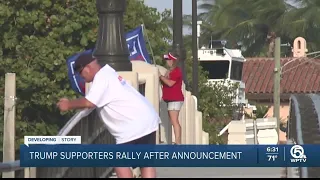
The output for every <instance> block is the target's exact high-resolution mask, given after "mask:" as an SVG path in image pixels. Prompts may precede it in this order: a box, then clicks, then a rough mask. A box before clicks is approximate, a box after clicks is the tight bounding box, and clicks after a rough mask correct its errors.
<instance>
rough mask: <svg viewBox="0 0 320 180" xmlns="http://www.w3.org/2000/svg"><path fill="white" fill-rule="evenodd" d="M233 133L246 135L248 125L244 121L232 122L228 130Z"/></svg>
mask: <svg viewBox="0 0 320 180" xmlns="http://www.w3.org/2000/svg"><path fill="white" fill-rule="evenodd" d="M228 132H229V134H231V133H243V134H244V133H246V124H245V123H244V122H243V121H231V122H230V124H229V128H228Z"/></svg>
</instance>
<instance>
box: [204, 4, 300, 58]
mask: <svg viewBox="0 0 320 180" xmlns="http://www.w3.org/2000/svg"><path fill="white" fill-rule="evenodd" d="M201 2H202V3H201V4H200V5H199V7H198V8H199V9H200V10H201V11H204V13H201V14H200V15H199V17H200V18H201V19H202V20H203V24H204V25H203V31H204V34H203V35H204V36H205V37H204V38H206V39H207V38H208V37H207V36H208V35H210V36H213V37H216V38H218V37H219V38H220V39H222V38H223V39H226V40H228V41H229V42H230V43H232V44H234V43H237V42H239V41H240V42H242V44H243V46H244V47H245V48H246V50H245V52H244V54H245V55H247V56H259V55H265V54H261V52H262V50H263V49H266V48H267V46H266V41H268V40H269V46H270V47H269V49H270V51H269V53H268V54H269V55H272V52H273V48H272V46H273V42H274V37H276V36H279V35H280V34H281V31H280V30H281V27H283V26H284V24H285V23H284V19H285V14H286V12H287V11H288V10H290V9H294V7H293V6H291V5H290V4H288V3H286V1H283V0H270V1H265V0H246V1H245V3H244V1H237V0H214V1H209V0H202V1H201Z"/></svg>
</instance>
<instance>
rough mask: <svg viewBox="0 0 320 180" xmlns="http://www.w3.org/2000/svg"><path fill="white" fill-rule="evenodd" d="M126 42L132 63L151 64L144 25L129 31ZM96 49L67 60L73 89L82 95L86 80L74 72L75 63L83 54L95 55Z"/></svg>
mask: <svg viewBox="0 0 320 180" xmlns="http://www.w3.org/2000/svg"><path fill="white" fill-rule="evenodd" d="M126 41H127V45H128V50H129V53H130V57H129V58H130V60H131V61H135V60H138V61H145V62H147V63H150V64H151V60H150V57H149V54H148V51H147V49H146V43H145V41H144V37H143V25H140V26H139V27H137V28H136V29H134V30H132V31H129V32H128V33H127V34H126ZM93 51H94V49H90V50H87V51H84V52H81V53H77V54H75V55H72V56H71V57H69V58H68V59H67V66H68V77H69V80H70V83H71V88H72V89H73V90H74V91H75V92H77V93H79V94H81V95H83V96H84V95H85V81H84V79H83V78H82V77H81V76H80V75H79V74H78V73H76V72H74V71H73V66H74V63H75V61H76V60H77V59H78V57H79V56H80V55H81V54H82V53H93Z"/></svg>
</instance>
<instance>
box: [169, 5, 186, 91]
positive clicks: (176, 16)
mask: <svg viewBox="0 0 320 180" xmlns="http://www.w3.org/2000/svg"><path fill="white" fill-rule="evenodd" d="M182 13H183V12H182V0H173V43H172V50H173V51H175V52H177V53H178V54H179V64H178V66H179V67H180V68H181V70H182V74H183V81H184V83H185V85H186V88H188V85H187V79H186V70H185V59H186V51H185V49H184V46H183V32H182V24H183V18H182Z"/></svg>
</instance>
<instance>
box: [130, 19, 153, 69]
mask: <svg viewBox="0 0 320 180" xmlns="http://www.w3.org/2000/svg"><path fill="white" fill-rule="evenodd" d="M126 41H127V44H128V50H129V53H130V60H131V61H132V60H141V61H145V62H147V63H149V64H151V61H150V58H149V54H148V51H147V48H146V43H145V41H144V38H143V26H142V25H141V26H139V27H137V28H136V29H134V30H132V31H129V32H128V33H127V35H126Z"/></svg>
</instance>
